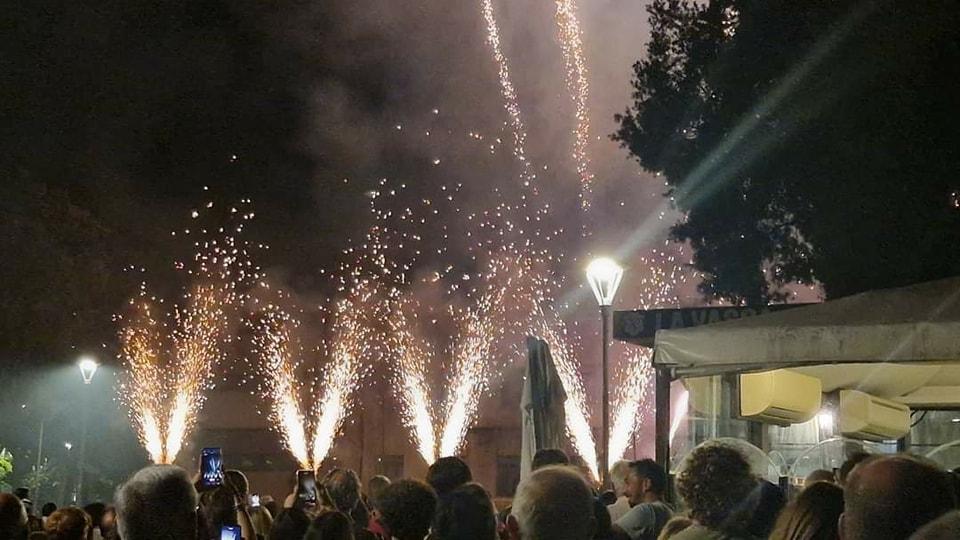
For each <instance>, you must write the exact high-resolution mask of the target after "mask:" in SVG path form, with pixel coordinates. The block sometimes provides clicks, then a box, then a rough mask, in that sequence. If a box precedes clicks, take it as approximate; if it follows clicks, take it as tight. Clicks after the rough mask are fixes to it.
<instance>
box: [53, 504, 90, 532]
mask: <svg viewBox="0 0 960 540" xmlns="http://www.w3.org/2000/svg"><path fill="white" fill-rule="evenodd" d="M91 528H93V520H91V519H90V516H89V515H88V514H87V513H86V512H84V511H83V510H81V509H79V508H76V507H73V506H68V507H67V508H61V509H59V510H57V511H55V512H54V513H52V514H50V517H49V518H48V519H47V522H46V523H44V524H43V531H44V532H45V533H47V537H48V538H50V540H87V536H88V535H89V534H90V529H91Z"/></svg>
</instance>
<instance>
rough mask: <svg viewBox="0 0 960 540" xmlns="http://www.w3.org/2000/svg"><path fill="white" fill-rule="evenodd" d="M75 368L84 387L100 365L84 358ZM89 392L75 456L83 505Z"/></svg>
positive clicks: (85, 397) (79, 492)
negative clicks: (78, 446)
mask: <svg viewBox="0 0 960 540" xmlns="http://www.w3.org/2000/svg"><path fill="white" fill-rule="evenodd" d="M77 367H79V368H80V376H81V377H83V384H84V386H86V385H88V384H90V383H91V382H93V374H94V373H96V372H97V368H98V367H100V364H98V363H97V361H96V360H94V359H93V358H90V357H89V356H85V357H83V358H81V359H80V360H79V361H78V362H77ZM89 394H90V392H89V391H86V392H84V396H83V397H84V399H83V427H82V429H83V432H82V434H81V436H80V455H79V456H77V501H76V502H77V503H78V504H83V500H84V499H83V469H84V466H85V463H84V458H85V457H86V452H87V423H88V422H89V416H90V398H89Z"/></svg>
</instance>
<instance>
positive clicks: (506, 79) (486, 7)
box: [480, 0, 537, 186]
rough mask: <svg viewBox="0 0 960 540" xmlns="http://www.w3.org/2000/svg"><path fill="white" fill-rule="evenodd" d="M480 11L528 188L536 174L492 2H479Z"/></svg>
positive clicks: (514, 152)
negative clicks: (526, 146) (527, 146)
mask: <svg viewBox="0 0 960 540" xmlns="http://www.w3.org/2000/svg"><path fill="white" fill-rule="evenodd" d="M480 9H481V11H482V12H483V20H484V22H485V23H486V26H487V44H488V45H490V52H491V54H492V55H493V60H494V61H495V62H496V64H497V75H498V78H499V80H500V93H501V94H502V95H503V107H504V109H506V111H507V117H508V118H509V120H510V128H511V130H512V132H513V154H514V155H515V156H516V158H517V160H518V161H520V163H521V165H522V166H523V171H522V172H521V178H522V179H523V183H524V186H530V185H531V184H532V183H533V181H534V180H536V177H537V174H536V173H535V172H534V171H533V165H532V164H531V163H530V160H529V159H527V155H526V150H525V148H524V147H525V145H526V140H527V130H526V128H525V127H524V125H523V118H522V116H521V114H520V103H519V101H518V99H517V90H516V88H515V87H514V86H513V80H512V78H511V77H510V64H509V62H508V61H507V57H506V56H505V55H504V54H503V49H502V47H501V45H500V27H499V25H498V24H497V17H496V13H495V12H494V9H493V0H480Z"/></svg>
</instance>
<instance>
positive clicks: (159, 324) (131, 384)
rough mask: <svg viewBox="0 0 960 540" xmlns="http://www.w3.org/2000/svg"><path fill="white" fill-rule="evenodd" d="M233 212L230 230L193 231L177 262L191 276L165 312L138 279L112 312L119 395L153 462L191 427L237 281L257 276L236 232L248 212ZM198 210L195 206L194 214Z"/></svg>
mask: <svg viewBox="0 0 960 540" xmlns="http://www.w3.org/2000/svg"><path fill="white" fill-rule="evenodd" d="M212 206H213V205H212V203H209V204H208V205H207V207H208V208H209V207H212ZM231 214H238V215H239V216H240V218H239V219H240V223H239V224H237V225H235V226H234V228H233V229H232V230H231V231H229V232H228V231H227V230H226V229H224V228H218V229H216V230H213V231H210V230H208V229H201V230H200V231H199V232H195V233H194V236H200V239H199V240H197V241H195V242H194V243H193V245H194V247H195V248H196V249H197V252H196V253H195V254H194V255H193V258H192V261H191V262H190V263H189V264H187V263H177V264H176V265H175V266H176V268H177V269H178V270H180V271H181V272H182V273H183V274H185V275H186V276H187V279H188V280H189V281H191V283H190V284H189V285H187V286H185V288H184V291H183V292H182V297H181V298H182V302H181V303H180V304H179V305H175V306H174V307H173V309H172V311H169V312H163V311H162V310H161V306H163V305H164V304H165V302H164V301H163V300H162V299H160V298H158V297H157V296H155V295H151V294H150V293H149V292H148V288H147V284H146V282H143V283H141V287H140V294H139V295H138V296H137V297H136V298H133V299H131V300H130V302H129V304H130V311H131V313H130V314H129V316H126V317H125V316H124V315H117V316H116V317H115V318H116V320H117V321H118V322H119V323H120V324H121V330H120V344H121V347H120V361H121V363H122V365H123V366H124V368H125V373H124V375H123V376H122V377H121V381H120V386H119V395H120V399H121V401H122V402H123V403H124V404H126V406H127V410H128V413H129V415H130V418H131V423H132V424H133V426H134V428H135V429H136V431H137V435H138V436H139V438H140V441H141V443H142V444H143V446H144V448H145V449H146V450H147V453H148V454H149V455H150V459H152V460H153V461H154V462H155V463H172V462H173V460H174V459H176V457H177V454H178V453H179V452H180V449H181V447H182V446H183V442H184V440H185V439H186V437H187V436H188V435H189V434H190V432H191V431H192V429H193V427H194V425H195V423H196V416H197V413H199V411H200V410H201V409H202V408H203V404H204V401H205V398H206V391H207V390H209V389H211V388H212V387H213V386H214V374H215V367H216V365H217V364H218V363H219V362H220V360H221V359H222V357H223V355H224V347H225V345H226V344H227V343H229V342H230V341H232V339H231V336H230V334H229V332H228V330H229V316H230V311H231V309H233V308H234V307H235V306H236V305H237V304H238V303H239V302H240V301H241V299H242V294H241V293H240V292H239V285H240V284H242V283H245V282H248V281H249V280H255V279H256V278H257V275H258V269H257V268H255V267H254V266H253V265H252V263H251V262H250V260H249V258H248V257H247V254H248V245H247V244H246V243H245V242H242V241H239V240H237V238H236V236H235V235H239V234H240V233H241V232H242V231H243V226H244V225H243V222H245V221H246V220H248V219H250V218H252V217H253V214H252V212H251V213H239V210H238V209H237V208H232V209H231ZM198 216H199V213H198V212H196V211H194V212H193V217H194V218H197V217H198ZM184 234H185V235H190V234H191V233H190V230H189V229H186V230H184Z"/></svg>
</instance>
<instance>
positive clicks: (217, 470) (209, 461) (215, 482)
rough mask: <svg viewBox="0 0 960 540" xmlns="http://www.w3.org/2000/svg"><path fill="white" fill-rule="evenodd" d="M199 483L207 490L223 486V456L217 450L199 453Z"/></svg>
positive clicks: (204, 450) (210, 449)
mask: <svg viewBox="0 0 960 540" xmlns="http://www.w3.org/2000/svg"><path fill="white" fill-rule="evenodd" d="M200 483H201V484H203V487H208V488H209V487H217V486H222V485H223V454H222V453H221V452H220V449H219V448H204V449H203V450H201V451H200Z"/></svg>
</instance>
